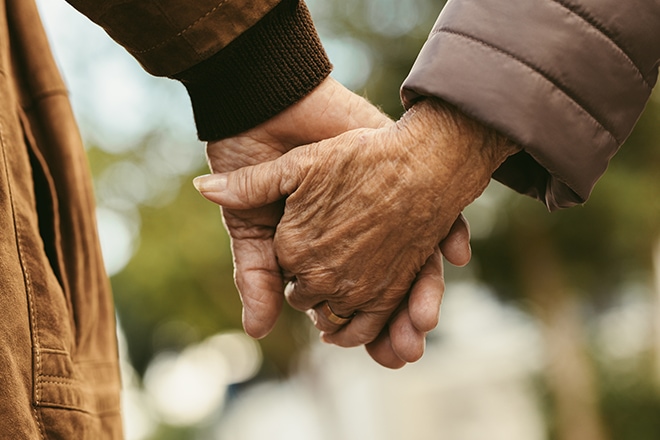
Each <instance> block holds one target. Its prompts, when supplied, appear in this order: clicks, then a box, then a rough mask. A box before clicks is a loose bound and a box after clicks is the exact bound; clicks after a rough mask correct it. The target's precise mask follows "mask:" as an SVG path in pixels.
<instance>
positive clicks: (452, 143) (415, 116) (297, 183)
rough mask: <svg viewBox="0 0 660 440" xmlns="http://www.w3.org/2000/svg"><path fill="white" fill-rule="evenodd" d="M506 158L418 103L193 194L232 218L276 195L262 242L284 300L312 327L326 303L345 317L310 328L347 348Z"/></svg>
mask: <svg viewBox="0 0 660 440" xmlns="http://www.w3.org/2000/svg"><path fill="white" fill-rule="evenodd" d="M516 151H517V147H515V146H514V145H513V144H511V143H510V142H509V141H507V140H506V139H505V138H503V137H501V136H499V135H498V134H497V133H495V132H494V131H492V130H489V129H487V128H485V127H483V126H482V125H480V124H479V123H477V122H475V121H473V120H471V119H469V118H467V117H465V116H464V115H462V114H460V113H459V112H457V111H456V110H454V109H453V108H449V107H447V106H444V105H442V104H441V103H439V102H437V101H435V100H430V99H429V100H425V101H422V102H420V103H418V104H416V105H415V106H414V107H413V108H412V109H411V110H410V111H409V112H408V113H406V115H405V116H404V117H403V118H402V119H401V120H400V121H399V122H398V123H397V124H396V125H387V126H385V127H382V128H380V129H360V130H354V131H351V132H348V133H345V134H343V135H340V136H338V137H336V138H333V139H330V140H326V141H323V142H320V143H318V144H314V145H310V146H306V147H300V148H296V149H295V150H292V151H291V152H289V153H287V154H285V155H283V156H282V157H280V158H278V159H277V160H275V161H272V162H268V163H264V164H260V165H257V166H254V167H246V168H242V169H240V170H238V171H235V172H232V173H228V174H215V175H210V176H205V177H203V178H198V180H197V182H196V185H197V187H198V189H199V190H200V192H202V194H203V195H204V196H205V197H206V198H208V199H209V200H211V201H214V202H216V203H218V204H220V205H222V206H224V207H226V208H231V209H235V210H241V209H254V208H257V207H260V206H264V205H268V204H270V203H273V202H275V201H277V200H279V199H281V198H282V197H283V196H286V195H288V196H289V197H288V198H287V200H286V207H285V211H284V216H283V217H282V221H281V223H280V225H279V226H278V228H277V234H276V236H275V241H274V249H275V253H276V255H277V257H278V259H279V260H278V261H279V265H280V267H282V269H284V271H285V273H288V274H290V275H291V277H292V278H291V279H292V281H291V282H290V283H289V285H288V287H287V291H286V292H285V294H286V297H287V300H288V301H289V303H290V304H291V305H292V306H293V307H295V308H297V309H299V310H303V311H305V310H308V309H315V311H316V313H315V315H316V317H317V318H319V317H321V316H324V314H323V310H322V309H321V308H322V307H323V306H324V303H325V302H326V301H327V302H328V304H329V306H330V308H331V309H332V311H333V312H334V313H336V314H337V315H340V316H352V319H351V321H350V322H349V323H348V324H346V325H343V326H342V325H338V324H336V323H333V322H330V321H327V320H325V321H323V320H321V319H318V320H317V327H319V328H320V329H321V330H323V331H324V339H325V340H326V341H328V342H332V343H335V344H337V345H341V346H357V345H362V344H369V343H372V342H374V341H375V340H376V341H375V342H376V343H377V342H378V340H377V339H376V338H377V337H378V335H379V334H380V333H381V330H382V329H383V328H384V327H385V325H386V324H387V322H388V320H389V319H390V316H391V315H392V314H393V313H394V312H395V311H396V309H397V307H399V305H400V304H401V303H402V300H403V298H404V297H405V295H406V294H407V293H408V291H409V289H410V286H411V284H412V283H413V281H414V280H415V277H416V276H417V274H418V273H420V270H421V269H422V266H423V265H424V263H425V262H426V261H427V260H428V259H429V258H430V257H431V256H432V255H433V254H434V252H435V250H436V248H437V244H438V243H439V242H440V241H441V240H442V239H443V238H445V237H446V236H447V234H448V233H449V231H450V228H451V226H452V224H453V223H454V221H455V219H456V218H457V217H458V216H459V215H460V212H461V211H462V209H463V208H464V207H465V206H466V205H468V204H469V203H471V202H472V201H473V200H474V199H475V198H476V197H477V196H478V195H479V194H481V192H482V191H483V190H484V188H485V187H486V185H487V184H488V181H489V180H490V176H491V174H492V172H493V171H494V170H495V169H496V168H497V167H498V166H499V165H500V163H501V162H502V161H503V160H504V159H505V158H506V157H507V156H508V155H510V154H513V153H514V152H516ZM399 316H403V317H405V316H406V314H405V313H403V314H400V313H398V314H397V315H396V317H399ZM396 322H397V320H396V318H395V319H394V321H392V324H394V326H390V327H389V329H390V332H391V331H392V330H393V329H396V328H397V327H396ZM415 328H417V326H415ZM374 352H375V351H374V350H371V351H370V353H371V354H372V355H373V353H374ZM397 354H398V352H397Z"/></svg>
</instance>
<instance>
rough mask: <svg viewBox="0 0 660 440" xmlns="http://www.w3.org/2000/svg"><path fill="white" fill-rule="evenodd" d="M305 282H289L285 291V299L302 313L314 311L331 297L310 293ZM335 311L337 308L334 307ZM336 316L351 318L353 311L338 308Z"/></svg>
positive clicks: (296, 279) (298, 280)
mask: <svg viewBox="0 0 660 440" xmlns="http://www.w3.org/2000/svg"><path fill="white" fill-rule="evenodd" d="M303 284H304V281H302V280H300V279H298V278H294V279H292V280H291V281H289V282H288V283H287V285H286V287H285V289H284V297H285V298H286V301H287V302H288V303H289V305H290V306H291V307H293V308H294V309H296V310H300V311H301V312H305V311H307V310H310V309H314V308H315V307H316V306H317V305H319V304H321V303H322V302H323V301H325V300H327V299H328V298H329V296H330V295H327V294H321V293H318V292H314V291H310V290H309V289H307V288H305V287H304V286H303ZM332 310H333V311H334V310H335V308H334V307H333V309H332ZM336 310H337V311H336V312H335V313H336V314H339V315H340V316H350V315H351V314H352V313H353V310H344V309H343V308H342V307H337V309H336Z"/></svg>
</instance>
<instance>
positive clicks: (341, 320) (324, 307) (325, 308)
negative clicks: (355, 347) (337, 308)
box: [321, 301, 355, 325]
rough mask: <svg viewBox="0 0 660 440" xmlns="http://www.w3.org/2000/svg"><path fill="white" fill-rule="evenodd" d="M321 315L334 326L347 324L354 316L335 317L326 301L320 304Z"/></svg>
mask: <svg viewBox="0 0 660 440" xmlns="http://www.w3.org/2000/svg"><path fill="white" fill-rule="evenodd" d="M321 313H323V316H325V317H326V319H327V320H328V321H330V322H331V323H333V324H336V325H345V324H347V323H349V322H350V321H351V319H353V316H355V313H353V314H352V315H351V316H349V317H344V316H339V315H337V314H336V313H335V312H333V311H332V309H331V308H330V304H329V303H328V302H327V301H324V302H323V303H322V304H321Z"/></svg>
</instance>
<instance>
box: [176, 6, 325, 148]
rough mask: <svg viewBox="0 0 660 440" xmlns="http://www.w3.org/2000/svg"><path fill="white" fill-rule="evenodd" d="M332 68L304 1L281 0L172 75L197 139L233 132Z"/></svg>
mask: <svg viewBox="0 0 660 440" xmlns="http://www.w3.org/2000/svg"><path fill="white" fill-rule="evenodd" d="M331 70H332V65H331V64H330V61H329V60H328V57H327V55H326V53H325V51H324V50H323V46H322V45H321V42H320V40H319V38H318V35H317V33H316V30H315V28H314V24H313V22H312V18H311V16H310V15H309V11H308V10H307V7H306V6H305V4H304V3H303V2H302V1H298V0H283V1H282V3H280V4H279V5H278V6H276V7H275V8H274V9H273V10H272V11H270V12H269V13H268V14H267V15H266V16H264V18H263V19H261V21H259V22H258V23H257V24H256V25H254V26H252V27H251V28H250V29H248V30H247V31H246V32H245V33H243V34H242V35H241V36H240V37H238V38H237V39H236V40H234V41H233V42H232V43H230V44H229V45H228V46H227V47H226V48H224V49H223V50H221V51H220V52H218V53H217V54H215V55H213V56H212V57H211V58H209V59H207V60H205V61H203V62H201V63H199V64H197V65H195V66H193V67H191V68H190V69H188V70H185V71H184V72H181V73H179V74H177V75H174V78H175V79H178V80H179V81H181V82H182V83H183V84H184V86H185V87H186V89H187V90H188V94H189V95H190V99H191V101H192V106H193V113H194V116H195V123H196V125H197V133H198V136H199V138H200V140H203V141H210V140H218V139H222V138H226V137H229V136H233V135H235V134H238V133H240V132H242V131H245V130H247V129H249V128H252V127H254V126H256V125H258V124H260V123H262V122H264V121H266V120H268V119H270V118H271V117H273V116H275V115H276V114H278V113H279V112H281V111H282V110H284V109H286V108H287V107H289V106H290V105H292V104H294V103H295V102H297V101H299V100H300V99H301V98H303V97H304V96H305V95H307V94H308V93H309V92H311V91H312V90H313V89H314V88H315V87H316V86H317V85H319V84H320V83H321V82H322V81H323V80H324V79H325V78H326V77H327V76H328V75H329V74H330V71H331Z"/></svg>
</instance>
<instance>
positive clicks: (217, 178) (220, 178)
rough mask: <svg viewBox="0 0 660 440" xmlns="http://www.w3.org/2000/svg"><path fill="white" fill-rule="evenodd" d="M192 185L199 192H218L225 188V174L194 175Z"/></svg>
mask: <svg viewBox="0 0 660 440" xmlns="http://www.w3.org/2000/svg"><path fill="white" fill-rule="evenodd" d="M193 185H195V188H196V189H197V191H199V192H201V193H204V192H220V191H223V190H224V189H226V188H227V176H226V175H225V174H206V175H204V176H199V177H195V178H194V179H193Z"/></svg>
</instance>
